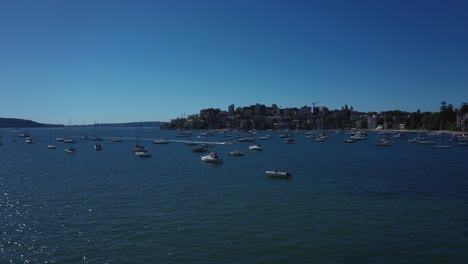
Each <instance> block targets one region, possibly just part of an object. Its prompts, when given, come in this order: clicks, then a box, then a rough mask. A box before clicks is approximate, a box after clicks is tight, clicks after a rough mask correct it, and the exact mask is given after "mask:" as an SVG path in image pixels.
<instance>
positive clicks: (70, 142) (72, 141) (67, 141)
mask: <svg viewBox="0 0 468 264" xmlns="http://www.w3.org/2000/svg"><path fill="white" fill-rule="evenodd" d="M63 142H64V143H68V144H74V143H77V141H76V140H75V139H74V138H67V139H65V140H63Z"/></svg>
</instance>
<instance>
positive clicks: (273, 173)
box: [265, 170, 292, 179]
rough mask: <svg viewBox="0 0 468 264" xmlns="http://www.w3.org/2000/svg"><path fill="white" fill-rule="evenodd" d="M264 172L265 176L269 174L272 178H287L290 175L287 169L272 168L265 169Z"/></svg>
mask: <svg viewBox="0 0 468 264" xmlns="http://www.w3.org/2000/svg"><path fill="white" fill-rule="evenodd" d="M265 173H266V175H267V176H270V177H273V178H284V179H289V178H291V177H292V174H291V173H289V172H287V171H278V170H272V171H265Z"/></svg>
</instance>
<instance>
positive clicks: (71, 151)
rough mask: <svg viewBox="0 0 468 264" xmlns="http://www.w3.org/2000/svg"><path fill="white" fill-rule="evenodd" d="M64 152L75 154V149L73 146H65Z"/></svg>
mask: <svg viewBox="0 0 468 264" xmlns="http://www.w3.org/2000/svg"><path fill="white" fill-rule="evenodd" d="M65 152H66V153H67V154H75V153H76V149H75V148H66V149H65Z"/></svg>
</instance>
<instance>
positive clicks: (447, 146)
mask: <svg viewBox="0 0 468 264" xmlns="http://www.w3.org/2000/svg"><path fill="white" fill-rule="evenodd" d="M437 134H438V136H439V144H438V145H435V146H432V147H433V148H437V149H449V148H452V145H442V132H441V131H439V133H437Z"/></svg>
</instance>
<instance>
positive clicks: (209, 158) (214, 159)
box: [201, 152, 223, 163]
mask: <svg viewBox="0 0 468 264" xmlns="http://www.w3.org/2000/svg"><path fill="white" fill-rule="evenodd" d="M201 160H202V161H204V162H208V163H222V162H223V159H222V158H221V156H219V155H218V153H216V152H210V154H208V155H206V156H201Z"/></svg>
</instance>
